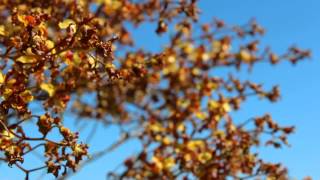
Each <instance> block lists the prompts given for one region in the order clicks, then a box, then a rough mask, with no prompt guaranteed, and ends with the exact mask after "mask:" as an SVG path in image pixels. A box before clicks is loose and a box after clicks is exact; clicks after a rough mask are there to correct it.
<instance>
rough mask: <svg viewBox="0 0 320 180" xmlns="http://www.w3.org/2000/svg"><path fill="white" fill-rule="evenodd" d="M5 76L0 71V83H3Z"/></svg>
mask: <svg viewBox="0 0 320 180" xmlns="http://www.w3.org/2000/svg"><path fill="white" fill-rule="evenodd" d="M5 78H6V76H5V75H4V74H3V73H2V71H0V84H2V83H4V80H5Z"/></svg>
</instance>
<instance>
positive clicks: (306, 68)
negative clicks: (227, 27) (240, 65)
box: [0, 0, 320, 180]
mask: <svg viewBox="0 0 320 180" xmlns="http://www.w3.org/2000/svg"><path fill="white" fill-rule="evenodd" d="M200 7H201V9H202V17H201V20H203V21H210V20H211V18H212V17H217V18H219V19H223V20H225V21H226V22H227V23H228V24H244V23H246V22H248V20H250V19H251V18H253V17H254V18H256V20H257V21H258V22H259V23H260V24H261V25H263V26H264V27H265V28H266V29H267V33H266V35H265V37H264V38H263V39H262V43H263V44H268V45H271V46H272V49H273V50H274V51H276V52H284V51H285V50H286V49H287V48H288V47H289V46H290V45H292V44H294V45H298V46H300V47H303V48H309V49H311V50H312V52H313V58H312V60H310V61H305V62H302V63H300V64H298V65H297V66H291V65H290V64H288V63H283V64H281V65H279V66H276V67H272V66H269V65H266V64H260V65H258V66H256V68H255V69H254V70H253V71H252V72H251V73H250V74H248V73H247V72H243V73H240V76H241V77H240V78H242V79H250V80H253V81H256V82H261V83H263V84H264V85H266V86H271V85H274V84H279V85H280V89H281V91H282V98H281V101H280V102H278V103H276V104H272V103H269V102H266V101H258V100H257V99H249V101H248V102H247V103H245V105H244V106H243V108H242V110H241V111H239V112H236V113H234V117H235V118H238V119H248V118H249V117H253V116H255V115H263V114H264V113H266V112H270V113H271V114H272V115H273V117H274V119H277V120H278V121H279V122H280V123H282V124H287V125H290V124H292V125H296V127H297V131H296V133H295V134H294V135H292V136H291V137H290V138H289V142H290V143H291V145H292V147H290V148H283V149H281V150H273V149H271V148H262V149H261V151H260V152H261V156H263V157H264V158H265V159H267V160H270V161H274V162H282V163H283V164H285V165H286V166H287V167H288V168H289V172H290V175H291V176H292V177H296V178H298V179H302V177H304V176H308V175H309V176H312V177H313V178H314V179H320V165H319V164H320V155H319V152H320V142H319V138H318V137H320V121H319V117H320V109H319V107H320V93H319V92H320V80H319V77H320V70H319V69H320V61H319V58H320V43H319V40H320V37H319V32H320V20H319V19H320V14H319V8H320V1H318V0H260V1H257V0H223V1H217V0H202V1H201V0H200ZM153 31H154V27H153V26H152V27H151V26H143V27H140V28H138V29H137V31H136V32H135V34H134V35H135V38H139V44H138V45H139V46H141V47H145V48H148V49H156V48H158V47H159V46H160V45H162V44H163V43H164V42H165V40H163V39H161V38H157V37H154V35H153V33H152V32H153ZM100 130H102V128H100ZM84 133H88V132H84ZM116 133H117V130H116V129H115V128H112V127H111V128H109V129H108V130H102V131H99V132H98V134H97V135H96V140H94V141H93V142H92V149H101V148H103V147H104V146H105V142H103V141H106V142H109V143H110V139H114V140H115V138H116V137H115V136H114V134H116ZM135 146H136V145H135V143H134V142H130V143H128V144H126V145H124V146H122V147H120V149H119V150H118V151H115V152H113V153H111V154H108V155H107V156H105V157H104V158H102V159H100V160H98V161H96V162H95V163H93V164H91V165H89V166H87V167H86V168H85V169H84V170H83V171H81V172H80V173H78V174H77V175H75V176H73V177H72V178H70V179H74V180H81V179H89V178H91V179H105V177H106V176H105V175H106V172H107V171H112V170H113V169H114V168H115V167H116V166H117V165H119V163H120V162H121V161H122V160H123V159H125V157H127V155H130V154H132V153H135V152H137V148H135ZM10 173H11V174H10ZM21 175H22V174H20V173H17V171H15V170H13V169H9V168H5V167H4V165H1V166H0V179H1V180H2V179H20V178H21ZM34 177H36V176H34ZM50 177H51V176H50Z"/></svg>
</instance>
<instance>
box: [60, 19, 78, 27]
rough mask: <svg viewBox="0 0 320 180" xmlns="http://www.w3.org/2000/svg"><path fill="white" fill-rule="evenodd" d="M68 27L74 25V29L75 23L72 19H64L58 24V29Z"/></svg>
mask: <svg viewBox="0 0 320 180" xmlns="http://www.w3.org/2000/svg"><path fill="white" fill-rule="evenodd" d="M70 25H75V27H74V28H75V29H76V23H75V22H74V21H73V20H72V19H65V20H63V21H62V22H59V24H58V26H59V28H60V29H67V28H68V27H69V26H70Z"/></svg>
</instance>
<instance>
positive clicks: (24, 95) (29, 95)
mask: <svg viewBox="0 0 320 180" xmlns="http://www.w3.org/2000/svg"><path fill="white" fill-rule="evenodd" d="M20 97H21V98H22V100H23V101H24V102H25V103H28V102H30V101H32V100H33V96H32V93H31V91H29V90H25V91H23V92H22V93H20Z"/></svg>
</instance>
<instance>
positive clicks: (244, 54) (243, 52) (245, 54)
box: [237, 49, 254, 63]
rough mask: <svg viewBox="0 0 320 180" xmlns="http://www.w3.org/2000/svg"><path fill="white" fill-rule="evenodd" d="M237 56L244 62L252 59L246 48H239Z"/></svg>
mask: <svg viewBox="0 0 320 180" xmlns="http://www.w3.org/2000/svg"><path fill="white" fill-rule="evenodd" d="M237 56H238V58H239V59H240V60H242V61H244V62H246V63H250V62H252V61H253V60H254V59H253V57H252V55H251V54H250V53H249V52H248V51H247V50H244V49H243V50H240V52H239V54H238V55H237Z"/></svg>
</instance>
